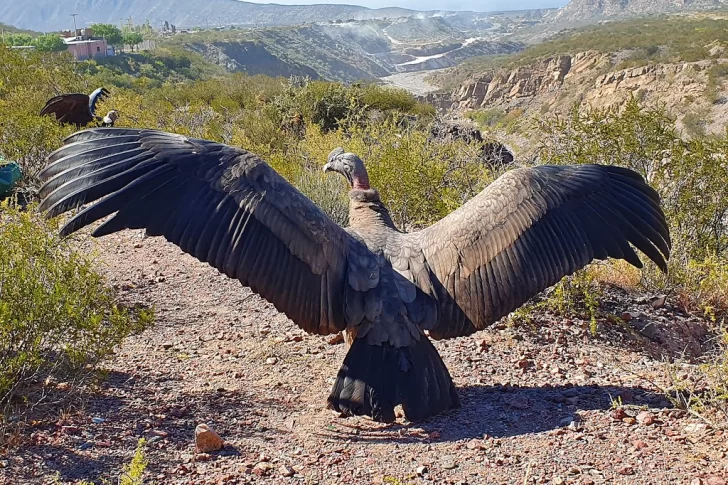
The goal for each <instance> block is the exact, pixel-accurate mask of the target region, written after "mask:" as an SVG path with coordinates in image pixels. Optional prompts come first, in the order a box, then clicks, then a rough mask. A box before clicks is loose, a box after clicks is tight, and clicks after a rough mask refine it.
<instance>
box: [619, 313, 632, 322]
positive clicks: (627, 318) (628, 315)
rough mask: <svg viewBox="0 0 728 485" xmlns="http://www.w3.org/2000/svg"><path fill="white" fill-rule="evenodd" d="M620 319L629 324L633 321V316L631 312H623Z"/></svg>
mask: <svg viewBox="0 0 728 485" xmlns="http://www.w3.org/2000/svg"><path fill="white" fill-rule="evenodd" d="M620 318H621V319H622V320H624V321H625V322H629V321H630V320H632V314H631V313H630V312H623V313H622V315H621V316H620Z"/></svg>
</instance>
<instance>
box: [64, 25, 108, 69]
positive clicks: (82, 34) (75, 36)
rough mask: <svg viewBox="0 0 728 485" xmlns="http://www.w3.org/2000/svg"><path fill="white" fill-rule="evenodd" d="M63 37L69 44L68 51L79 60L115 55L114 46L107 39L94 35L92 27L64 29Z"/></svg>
mask: <svg viewBox="0 0 728 485" xmlns="http://www.w3.org/2000/svg"><path fill="white" fill-rule="evenodd" d="M61 37H62V38H63V42H65V43H66V45H67V46H68V52H70V53H71V55H73V58H74V59H76V60H77V61H85V60H87V59H94V58H96V57H106V56H113V55H114V48H113V47H111V46H109V45H107V43H106V39H103V38H98V37H94V34H93V31H92V30H91V28H90V27H86V28H85V29H77V30H76V31H75V32H73V31H70V30H64V31H63V32H61Z"/></svg>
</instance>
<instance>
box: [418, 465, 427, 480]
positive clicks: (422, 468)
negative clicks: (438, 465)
mask: <svg viewBox="0 0 728 485" xmlns="http://www.w3.org/2000/svg"><path fill="white" fill-rule="evenodd" d="M429 471H430V470H428V469H427V467H426V466H424V465H423V466H418V467H417V470H415V472H416V473H417V475H418V476H420V477H421V476H424V475H426V474H427V472H429Z"/></svg>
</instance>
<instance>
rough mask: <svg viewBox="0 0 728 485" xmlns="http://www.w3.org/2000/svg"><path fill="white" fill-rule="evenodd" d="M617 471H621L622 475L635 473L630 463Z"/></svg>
mask: <svg viewBox="0 0 728 485" xmlns="http://www.w3.org/2000/svg"><path fill="white" fill-rule="evenodd" d="M617 473H619V474H620V475H634V468H632V467H631V466H629V465H627V466H623V467H622V468H620V469H619V470H617Z"/></svg>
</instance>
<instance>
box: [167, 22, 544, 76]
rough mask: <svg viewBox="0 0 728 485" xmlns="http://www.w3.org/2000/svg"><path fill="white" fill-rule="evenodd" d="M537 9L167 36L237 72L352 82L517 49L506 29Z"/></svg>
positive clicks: (512, 27)
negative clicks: (520, 11) (485, 14)
mask: <svg viewBox="0 0 728 485" xmlns="http://www.w3.org/2000/svg"><path fill="white" fill-rule="evenodd" d="M533 15H534V14H533V12H523V13H520V14H510V15H505V14H496V15H491V16H489V17H487V18H485V17H478V16H473V15H471V14H459V15H453V16H449V17H435V18H417V17H406V18H399V19H381V20H365V21H353V20H352V21H347V22H319V23H316V24H306V25H301V26H295V27H271V28H262V29H246V30H227V31H217V32H213V31H199V32H195V33H190V34H181V35H176V36H174V37H173V38H171V39H170V40H169V41H168V43H169V44H172V45H176V46H182V47H184V48H186V49H188V50H192V51H194V52H196V53H199V54H202V55H203V56H204V57H205V58H206V59H208V61H211V62H213V63H215V64H217V65H220V66H223V67H225V68H226V69H227V70H229V71H233V72H246V73H249V74H268V75H272V76H277V75H283V76H289V75H305V76H309V77H311V78H322V79H329V80H336V81H347V82H353V81H358V80H363V79H376V78H381V77H385V76H389V75H391V74H396V73H405V72H414V71H426V70H433V69H442V68H447V67H453V66H455V65H457V64H458V63H459V62H462V61H463V60H466V59H469V58H472V57H475V56H482V55H496V54H510V53H514V52H517V51H520V50H521V49H522V48H523V46H522V45H521V44H520V43H518V42H513V41H509V40H507V36H508V32H512V31H517V30H518V29H519V28H522V27H523V26H524V25H528V24H530V23H531V22H532V21H533V20H532V18H533ZM537 15H539V14H537Z"/></svg>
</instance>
